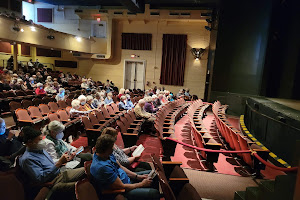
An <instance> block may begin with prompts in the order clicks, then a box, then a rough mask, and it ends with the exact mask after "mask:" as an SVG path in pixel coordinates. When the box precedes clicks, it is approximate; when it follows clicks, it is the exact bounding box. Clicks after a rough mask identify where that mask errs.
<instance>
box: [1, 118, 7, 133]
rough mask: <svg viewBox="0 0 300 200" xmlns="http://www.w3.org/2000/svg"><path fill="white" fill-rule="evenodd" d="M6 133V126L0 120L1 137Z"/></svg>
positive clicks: (2, 120)
mask: <svg viewBox="0 0 300 200" xmlns="http://www.w3.org/2000/svg"><path fill="white" fill-rule="evenodd" d="M5 131H6V124H5V121H4V119H2V118H0V135H3V134H4V133H5Z"/></svg>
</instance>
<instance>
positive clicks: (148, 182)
mask: <svg viewBox="0 0 300 200" xmlns="http://www.w3.org/2000/svg"><path fill="white" fill-rule="evenodd" d="M151 183H152V180H150V179H147V178H145V179H143V181H142V182H141V186H142V187H150V186H151Z"/></svg>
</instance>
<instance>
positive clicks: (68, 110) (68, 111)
mask: <svg viewBox="0 0 300 200" xmlns="http://www.w3.org/2000/svg"><path fill="white" fill-rule="evenodd" d="M71 108H72V107H71V106H68V107H66V111H67V113H68V115H70V110H71Z"/></svg>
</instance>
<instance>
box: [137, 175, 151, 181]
mask: <svg viewBox="0 0 300 200" xmlns="http://www.w3.org/2000/svg"><path fill="white" fill-rule="evenodd" d="M136 178H137V180H139V181H141V180H144V179H146V178H148V174H143V175H138V176H137V177H136Z"/></svg>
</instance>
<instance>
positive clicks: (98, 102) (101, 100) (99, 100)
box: [91, 92, 105, 109]
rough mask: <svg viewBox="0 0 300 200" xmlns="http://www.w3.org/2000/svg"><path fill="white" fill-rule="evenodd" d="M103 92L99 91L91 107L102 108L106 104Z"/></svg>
mask: <svg viewBox="0 0 300 200" xmlns="http://www.w3.org/2000/svg"><path fill="white" fill-rule="evenodd" d="M101 93H102V92H97V93H96V96H95V98H94V99H93V101H92V104H91V107H92V108H94V109H96V108H100V107H101V106H102V105H104V104H105V103H104V98H103V97H102V96H101Z"/></svg>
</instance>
